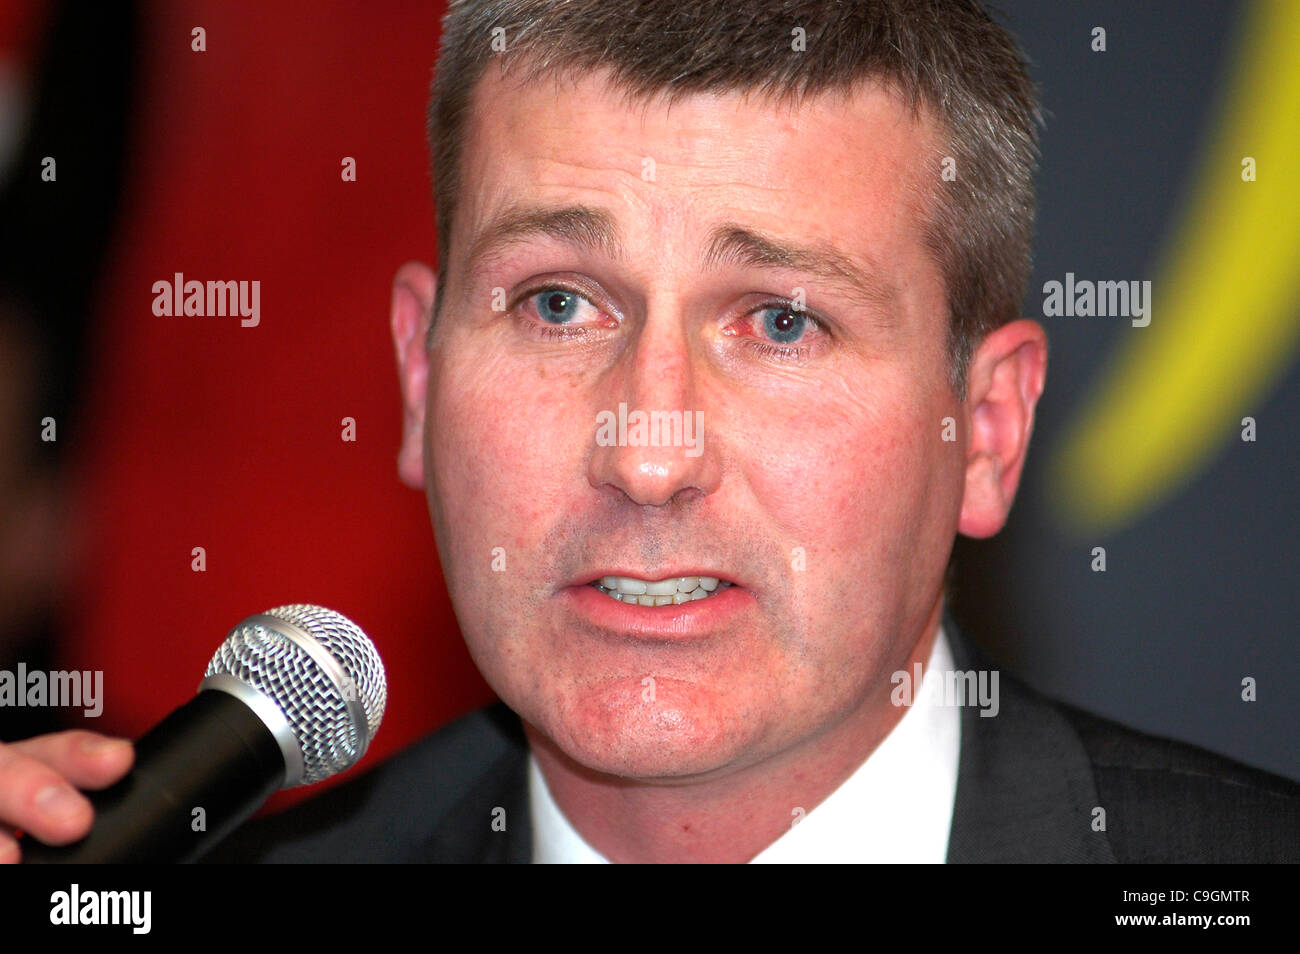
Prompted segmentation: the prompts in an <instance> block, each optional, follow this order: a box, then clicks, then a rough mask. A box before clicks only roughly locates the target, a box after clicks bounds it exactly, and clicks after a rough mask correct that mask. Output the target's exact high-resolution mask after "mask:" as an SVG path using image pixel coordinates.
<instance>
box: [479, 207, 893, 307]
mask: <svg viewBox="0 0 1300 954" xmlns="http://www.w3.org/2000/svg"><path fill="white" fill-rule="evenodd" d="M534 238H551V239H556V240H558V241H560V242H563V243H565V244H567V245H571V246H574V247H575V248H579V249H583V250H586V251H592V252H599V253H600V254H602V255H604V256H605V257H606V258H609V259H611V260H615V261H617V260H621V259H622V258H623V243H622V236H621V234H620V232H619V228H618V225H617V224H616V223H615V221H614V219H613V217H612V216H611V215H610V214H609V213H608V212H606V211H604V210H603V209H598V208H592V207H590V206H583V205H565V206H511V207H509V208H507V209H506V210H505V211H504V212H502V213H501V214H499V215H498V216H497V217H496V218H495V219H493V220H492V221H491V222H490V223H489V224H488V226H487V227H486V228H485V229H484V230H483V231H482V232H481V233H480V234H479V235H478V237H477V238H475V240H474V242H473V244H472V245H471V247H470V255H469V259H468V267H469V269H470V270H471V271H472V270H474V269H475V267H476V265H477V264H478V263H480V262H481V261H483V260H484V259H487V258H490V257H494V256H496V255H498V254H500V253H501V252H503V251H505V250H506V249H507V248H509V247H510V246H512V245H517V244H520V243H523V242H526V241H529V240H530V239H534ZM704 264H705V265H706V266H708V267H711V268H720V267H722V266H725V265H739V266H745V267H750V268H760V269H774V268H785V269H790V270H792V271H797V272H804V273H807V274H809V275H812V276H814V277H816V278H819V279H821V280H823V281H825V282H827V283H828V284H832V285H835V286H837V287H839V288H840V289H842V290H843V291H845V292H846V293H848V294H849V295H850V297H853V298H856V299H857V300H858V301H860V302H862V303H864V304H868V305H875V306H879V305H887V304H890V303H891V302H893V300H894V298H895V297H896V295H895V289H894V287H893V285H892V284H890V283H889V282H888V281H887V280H886V279H885V278H884V272H883V270H881V269H880V268H878V267H873V268H871V269H870V270H867V271H864V270H863V269H862V268H860V267H859V266H857V265H856V264H855V263H854V262H852V261H851V260H850V259H849V258H848V257H846V256H845V255H843V254H842V253H841V252H839V251H837V250H836V249H834V248H832V247H831V246H829V245H827V244H825V243H817V244H812V245H804V244H798V243H793V242H789V241H786V240H784V239H781V238H778V237H776V236H773V235H770V234H765V233H763V232H761V231H758V230H755V229H751V228H746V227H743V226H741V225H737V224H735V223H730V222H728V223H723V224H721V225H719V226H717V227H715V228H714V229H713V231H712V232H711V233H710V236H709V241H708V244H707V246H706V250H705V254H704Z"/></svg>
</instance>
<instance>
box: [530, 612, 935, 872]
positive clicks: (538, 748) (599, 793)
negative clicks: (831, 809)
mask: <svg viewBox="0 0 1300 954" xmlns="http://www.w3.org/2000/svg"><path fill="white" fill-rule="evenodd" d="M942 609H943V600H942V598H940V599H939V600H938V601H937V602H936V604H935V606H934V608H933V610H932V611H931V613H930V617H929V619H928V620H927V622H926V624H925V626H924V627H923V628H922V630H921V633H920V634H919V636H918V638H917V639H916V641H915V642H914V644H913V645H912V647H911V651H910V652H909V654H908V656H907V658H906V661H905V663H904V665H903V666H902V667H901V668H903V669H904V670H905V671H907V672H911V671H912V667H913V666H914V665H916V664H920V665H922V666H923V667H924V666H925V665H926V663H927V662H928V660H929V658H930V651H931V649H932V647H933V646H934V640H935V638H936V635H937V633H938V629H939V621H940V618H941V614H942ZM890 689H891V685H890V681H889V678H888V674H887V673H886V674H882V676H881V679H880V680H879V685H878V687H877V690H876V691H875V692H873V693H872V694H871V695H870V696H869V697H868V698H866V699H864V700H863V702H862V704H861V705H859V706H858V707H857V708H856V709H854V710H853V711H852V712H850V713H849V714H848V715H847V716H846V717H844V718H843V719H841V720H839V721H838V722H836V723H834V724H833V725H830V726H826V727H824V728H823V729H822V730H821V731H820V732H818V733H817V734H815V735H813V736H811V737H808V738H805V739H803V740H801V741H800V742H799V743H798V744H796V745H794V746H792V747H790V748H788V749H785V750H784V751H782V752H779V753H777V754H776V755H774V756H772V757H770V758H767V759H764V760H762V761H759V762H756V763H753V764H750V765H747V766H745V767H743V768H739V769H736V770H735V771H732V772H727V773H724V774H716V775H711V776H710V777H708V778H707V779H703V780H699V781H692V782H688V783H683V784H674V785H664V784H661V783H657V782H655V781H654V780H648V781H644V782H642V781H640V780H636V779H627V778H618V777H614V776H608V775H602V774H599V773H593V772H591V771H590V770H588V769H585V768H584V767H583V766H581V765H579V764H578V763H576V762H574V761H573V760H572V759H570V758H569V757H568V756H566V755H565V754H564V753H563V752H561V751H560V750H559V749H558V748H556V746H555V744H554V743H553V742H551V740H550V739H548V738H547V737H546V736H544V735H542V734H541V733H540V732H538V731H537V729H535V728H534V727H533V726H531V725H529V724H527V723H525V725H524V730H525V732H526V733H527V735H528V741H529V745H530V746H531V748H532V751H533V755H534V756H535V757H536V759H537V763H538V766H539V767H540V768H541V771H542V775H543V776H544V777H545V779H546V785H547V788H548V789H550V792H551V796H552V797H553V798H554V799H555V802H556V804H557V805H558V806H559V808H560V810H561V811H562V812H563V813H564V816H565V817H566V818H567V819H568V820H569V823H570V824H571V825H573V827H574V828H575V829H576V830H577V832H578V834H580V835H581V836H582V837H583V838H584V839H585V840H586V842H587V843H588V844H589V845H591V846H592V847H593V848H595V849H596V850H597V851H599V852H600V853H601V854H602V855H604V856H605V857H606V858H608V859H609V860H610V861H613V862H642V863H665V862H669V863H670V862H697V863H741V862H747V861H750V860H751V859H753V858H754V856H755V855H757V854H759V852H761V851H762V850H763V849H764V848H766V847H767V846H768V845H770V844H772V843H773V842H774V841H776V840H777V839H778V838H780V837H781V836H782V835H783V834H785V833H786V832H787V831H789V830H790V827H791V825H792V824H793V823H794V822H795V821H796V820H798V819H799V818H801V817H803V815H805V814H807V813H808V812H810V811H812V810H813V809H814V808H815V807H816V806H817V805H820V804H821V803H822V802H823V801H824V800H825V799H826V798H827V796H829V795H830V794H831V793H832V792H834V791H835V790H836V789H837V788H839V787H840V785H842V784H843V783H844V782H845V780H847V779H848V778H849V776H851V775H852V774H853V773H854V772H855V771H857V769H858V768H859V767H860V766H861V765H862V763H863V762H865V761H866V760H867V758H868V757H869V756H870V755H871V753H872V752H874V751H875V750H876V747H877V746H878V745H879V744H880V743H881V742H882V741H883V740H884V738H885V737H886V736H887V735H888V734H889V733H890V732H891V731H892V730H893V728H894V726H895V725H897V724H898V721H899V720H900V719H901V718H902V717H903V715H904V714H905V712H906V711H907V710H906V709H905V708H903V707H900V706H895V705H893V704H891V702H890Z"/></svg>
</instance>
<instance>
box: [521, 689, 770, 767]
mask: <svg viewBox="0 0 1300 954" xmlns="http://www.w3.org/2000/svg"><path fill="white" fill-rule="evenodd" d="M647 688H648V687H646V686H644V685H643V684H642V682H641V680H639V679H638V680H631V679H610V680H608V681H606V682H602V683H599V684H596V685H594V686H586V687H583V688H581V689H576V690H571V691H570V692H569V693H566V694H565V695H564V696H563V697H561V698H557V699H551V700H547V702H546V703H544V704H543V707H542V709H543V711H540V712H539V711H535V710H536V709H537V707H536V706H532V707H530V709H532V710H533V712H532V715H531V716H529V715H525V718H526V719H527V720H528V721H529V722H531V723H532V724H533V725H535V726H536V727H537V728H538V729H539V730H540V731H541V732H542V733H543V734H545V735H546V736H547V737H548V738H550V739H551V740H552V742H554V743H555V745H557V746H558V747H559V749H560V751H561V752H563V753H564V754H565V755H566V756H568V757H569V758H570V759H572V760H573V761H575V762H578V763H579V764H581V765H583V766H585V767H586V768H588V769H590V770H591V771H594V772H600V773H602V774H605V775H614V776H619V777H623V778H636V779H651V778H658V779H664V780H669V779H687V778H692V777H697V776H700V775H709V774H713V773H716V772H719V771H722V770H725V769H726V768H727V767H728V766H730V765H733V764H735V763H736V761H737V760H738V759H741V758H743V757H744V755H745V754H746V753H748V752H750V751H751V750H752V748H753V746H754V745H755V743H756V742H757V733H756V732H755V731H754V727H753V726H752V725H746V724H745V723H746V720H747V714H748V710H749V707H747V706H745V705H743V704H737V703H736V702H731V703H728V701H727V700H725V699H719V698H717V697H716V695H715V694H714V693H712V692H710V691H708V690H706V689H703V688H701V687H700V686H698V685H694V684H691V683H686V682H682V681H678V680H670V679H660V680H658V681H657V682H656V683H655V685H654V694H653V698H648V696H649V693H648V692H647ZM516 711H520V710H516ZM525 711H527V710H525ZM521 714H524V712H522V711H521Z"/></svg>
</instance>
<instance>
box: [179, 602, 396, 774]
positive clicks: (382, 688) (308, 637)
mask: <svg viewBox="0 0 1300 954" xmlns="http://www.w3.org/2000/svg"><path fill="white" fill-rule="evenodd" d="M204 676H205V679H204V686H205V688H221V689H224V690H225V691H232V690H231V688H230V680H229V678H228V677H233V678H234V679H236V680H238V681H239V682H240V683H243V684H244V685H246V686H250V687H252V689H254V690H256V691H257V692H258V693H260V694H261V695H263V696H265V697H267V698H269V699H270V700H271V702H273V703H274V705H275V708H276V709H278V710H279V711H280V712H281V713H283V716H284V719H285V720H286V721H287V726H284V725H283V723H282V724H281V727H282V728H284V729H285V730H286V733H287V732H291V733H292V736H293V739H294V740H296V742H297V746H296V748H297V749H298V750H300V751H301V759H300V760H299V759H298V758H297V757H296V755H297V753H296V752H290V751H289V748H292V747H293V746H292V742H288V743H287V744H286V740H285V739H283V738H281V739H280V741H281V749H282V751H284V752H285V755H286V767H287V773H288V777H287V779H286V787H289V786H291V785H296V784H299V783H301V784H304V785H310V784H311V783H313V782H319V781H320V780H321V779H323V778H328V777H329V776H331V775H336V774H337V773H339V772H342V771H344V770H345V769H347V768H350V767H351V766H352V765H354V764H356V762H357V761H358V760H359V759H360V758H361V756H362V755H364V754H365V751H366V748H367V746H369V744H370V740H371V739H372V738H374V735H375V732H376V731H378V729H379V722H380V720H381V719H383V717H384V705H385V703H386V702H387V699H388V686H387V681H386V680H385V678H384V666H383V663H381V662H380V661H379V654H378V653H377V652H375V647H374V646H373V645H372V644H371V642H370V640H369V639H367V638H366V634H365V633H363V632H362V631H361V630H360V628H358V627H357V625H356V624H355V623H353V622H352V621H351V620H350V619H348V618H347V617H346V616H343V615H341V614H339V613H335V612H333V611H332V610H327V609H324V608H322V607H320V606H311V605H307V604H302V603H300V604H295V605H293V606H278V607H276V608H275V609H273V610H267V611H266V612H265V613H263V614H261V615H260V616H250V617H249V618H248V619H246V620H244V621H243V622H241V623H240V624H239V625H237V626H236V627H235V628H234V629H232V630H231V631H230V635H229V636H227V637H226V641H225V642H224V643H222V644H221V648H220V649H218V650H217V652H216V654H215V655H214V656H213V657H212V661H211V662H210V663H208V669H207V672H206V673H205V674H204ZM209 683H210V684H209ZM236 689H238V690H239V691H237V692H236V694H237V695H242V694H243V692H242V687H236ZM251 701H254V702H256V700H251ZM273 731H275V730H274V729H273ZM279 734H285V733H279ZM279 734H278V735H279Z"/></svg>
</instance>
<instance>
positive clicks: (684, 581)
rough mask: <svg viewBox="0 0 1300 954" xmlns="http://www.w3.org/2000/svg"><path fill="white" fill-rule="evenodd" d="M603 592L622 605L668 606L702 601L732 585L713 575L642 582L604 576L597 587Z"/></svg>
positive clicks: (627, 577) (634, 579) (627, 578)
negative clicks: (619, 601) (690, 601)
mask: <svg viewBox="0 0 1300 954" xmlns="http://www.w3.org/2000/svg"><path fill="white" fill-rule="evenodd" d="M596 586H597V587H598V588H599V589H600V591H601V592H602V593H605V594H606V595H608V596H612V597H614V599H616V600H621V601H622V602H624V603H638V604H640V605H641V606H668V605H669V604H670V603H685V602H687V601H689V600H702V599H704V598H705V597H707V596H711V595H713V593H714V592H715V591H718V590H721V589H725V588H726V587H728V586H731V584H730V583H726V582H723V581H722V580H719V579H718V578H717V577H716V576H678V577H673V578H671V579H667V580H642V579H638V578H637V577H634V576H605V577H601V579H600V582H599V583H597V584H596Z"/></svg>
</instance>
